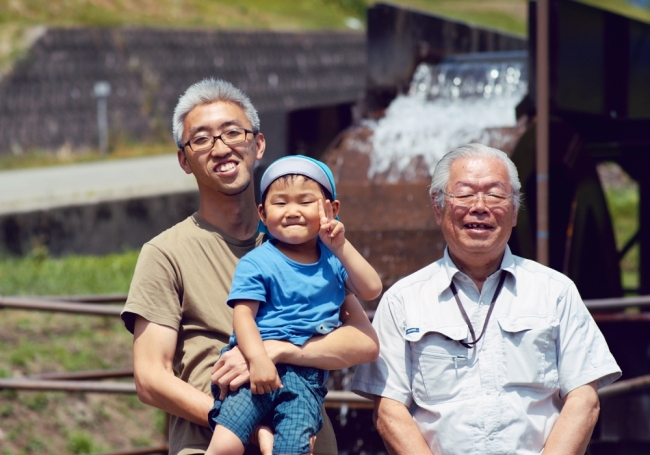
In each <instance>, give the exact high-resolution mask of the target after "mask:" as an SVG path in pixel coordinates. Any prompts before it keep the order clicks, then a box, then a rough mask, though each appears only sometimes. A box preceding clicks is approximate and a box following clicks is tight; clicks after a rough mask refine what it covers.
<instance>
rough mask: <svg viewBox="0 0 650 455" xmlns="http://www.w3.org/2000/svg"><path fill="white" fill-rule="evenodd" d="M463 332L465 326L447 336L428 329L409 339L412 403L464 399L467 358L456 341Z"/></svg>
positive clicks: (468, 375) (461, 336)
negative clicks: (415, 339) (417, 338)
mask: <svg viewBox="0 0 650 455" xmlns="http://www.w3.org/2000/svg"><path fill="white" fill-rule="evenodd" d="M466 331H467V329H466V328H465V330H464V332H463V333H460V332H459V333H454V332H453V331H451V332H448V333H447V335H445V334H443V333H441V332H438V331H430V332H428V333H425V334H424V335H423V336H422V337H421V338H420V339H419V340H417V341H411V343H410V345H411V365H412V368H413V377H412V384H411V385H412V392H413V398H414V400H415V401H416V403H418V404H420V405H427V404H434V403H440V402H447V401H456V400H461V399H465V398H466V397H465V396H464V395H466V394H467V390H468V389H469V388H468V387H466V382H467V380H468V378H469V377H470V361H469V359H468V357H467V355H468V349H467V348H465V347H463V346H462V345H460V344H459V343H458V340H463V339H465V338H466ZM448 335H451V336H452V337H453V338H452V337H450V336H448Z"/></svg>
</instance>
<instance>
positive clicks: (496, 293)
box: [449, 270, 506, 349]
mask: <svg viewBox="0 0 650 455" xmlns="http://www.w3.org/2000/svg"><path fill="white" fill-rule="evenodd" d="M505 280H506V272H505V270H502V271H501V278H500V279H499V284H497V288H496V290H495V291H494V295H493V296H492V302H491V303H490V309H489V310H488V313H487V316H485V322H484V323H483V330H481V334H480V335H479V337H478V338H476V334H475V333H474V327H472V323H471V322H470V320H469V318H468V317H467V313H466V312H465V309H464V308H463V304H462V303H461V302H460V298H459V297H458V291H457V290H456V286H455V285H454V282H453V281H452V282H451V285H449V287H450V288H451V292H452V293H453V294H454V298H455V299H456V303H457V304H458V309H460V313H461V314H462V315H463V319H465V323H466V324H467V327H468V328H469V332H470V333H471V335H472V341H458V342H459V343H460V344H462V345H463V346H465V347H466V348H468V349H472V348H473V347H474V346H476V343H478V342H479V340H480V339H481V338H483V335H485V329H486V328H487V325H488V321H489V320H490V315H491V314H492V310H493V309H494V306H495V305H494V304H495V302H496V301H497V297H499V293H500V292H501V288H502V287H503V282H504V281H505Z"/></svg>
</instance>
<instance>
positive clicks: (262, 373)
mask: <svg viewBox="0 0 650 455" xmlns="http://www.w3.org/2000/svg"><path fill="white" fill-rule="evenodd" d="M249 363H250V369H251V392H253V393H254V394H263V393H268V392H273V391H274V390H277V389H281V388H282V382H281V381H280V376H278V370H277V369H276V368H275V364H274V363H273V362H272V361H271V359H270V358H269V357H268V356H266V355H264V356H259V357H257V358H255V359H251V360H250V362H249Z"/></svg>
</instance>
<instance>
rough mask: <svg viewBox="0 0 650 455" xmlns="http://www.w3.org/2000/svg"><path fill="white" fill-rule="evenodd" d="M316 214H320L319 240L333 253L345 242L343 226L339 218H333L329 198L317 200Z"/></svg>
mask: <svg viewBox="0 0 650 455" xmlns="http://www.w3.org/2000/svg"><path fill="white" fill-rule="evenodd" d="M318 214H319V216H320V231H319V233H318V235H319V236H320V240H321V242H323V243H324V244H325V246H326V247H327V248H329V249H330V250H331V251H332V252H333V253H336V251H337V250H339V249H340V248H341V247H343V245H344V244H345V226H344V225H343V223H341V222H340V221H339V220H336V219H334V209H333V208H332V203H331V202H330V200H329V199H327V200H325V204H324V205H323V200H322V199H319V200H318Z"/></svg>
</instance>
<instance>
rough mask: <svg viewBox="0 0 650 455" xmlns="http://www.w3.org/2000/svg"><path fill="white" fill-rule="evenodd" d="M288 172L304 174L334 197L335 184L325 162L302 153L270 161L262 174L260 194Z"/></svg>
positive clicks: (333, 198)
mask: <svg viewBox="0 0 650 455" xmlns="http://www.w3.org/2000/svg"><path fill="white" fill-rule="evenodd" d="M289 174H299V175H304V176H305V177H309V178H310V179H312V180H315V181H316V182H318V183H320V184H321V185H323V187H324V188H326V189H327V190H328V191H329V192H330V193H331V194H332V200H335V199H336V185H335V184H334V176H333V175H332V171H330V169H329V168H328V167H327V166H326V165H325V163H323V162H321V161H318V160H315V159H313V158H310V157H308V156H304V155H292V156H287V157H283V158H280V159H279V160H276V161H274V162H273V163H271V165H270V166H269V167H268V168H267V169H266V171H265V172H264V175H262V180H261V181H260V194H261V195H262V196H264V192H265V191H266V190H267V189H268V187H269V186H270V185H271V183H273V182H274V181H276V180H277V179H279V178H280V177H282V176H285V175H289Z"/></svg>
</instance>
